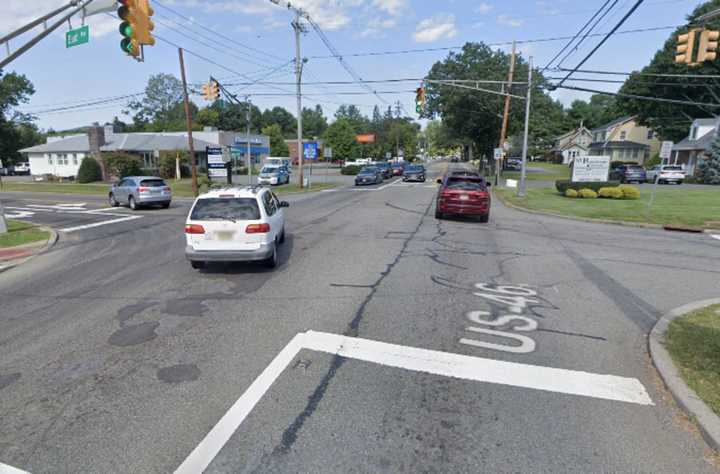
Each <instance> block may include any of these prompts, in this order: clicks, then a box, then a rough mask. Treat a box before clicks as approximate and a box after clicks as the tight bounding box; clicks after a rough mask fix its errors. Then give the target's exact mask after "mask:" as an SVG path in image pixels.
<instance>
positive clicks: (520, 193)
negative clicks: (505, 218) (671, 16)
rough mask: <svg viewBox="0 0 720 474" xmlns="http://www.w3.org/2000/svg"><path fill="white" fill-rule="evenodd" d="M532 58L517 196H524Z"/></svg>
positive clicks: (529, 62)
mask: <svg viewBox="0 0 720 474" xmlns="http://www.w3.org/2000/svg"><path fill="white" fill-rule="evenodd" d="M532 75H533V58H532V56H530V57H529V58H528V83H527V98H526V99H525V132H524V134H523V149H522V167H521V168H520V188H519V189H518V197H525V174H526V173H527V154H528V134H529V128H530V99H531V98H532Z"/></svg>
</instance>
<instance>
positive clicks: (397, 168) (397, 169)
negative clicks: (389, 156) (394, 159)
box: [392, 163, 405, 176]
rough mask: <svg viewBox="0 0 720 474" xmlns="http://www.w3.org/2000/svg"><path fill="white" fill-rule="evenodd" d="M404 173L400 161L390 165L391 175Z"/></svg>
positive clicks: (403, 167) (403, 166)
mask: <svg viewBox="0 0 720 474" xmlns="http://www.w3.org/2000/svg"><path fill="white" fill-rule="evenodd" d="M403 173H405V165H404V164H402V163H395V164H394V165H392V174H393V176H402V175H403Z"/></svg>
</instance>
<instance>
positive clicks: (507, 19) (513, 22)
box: [497, 14, 523, 28]
mask: <svg viewBox="0 0 720 474" xmlns="http://www.w3.org/2000/svg"><path fill="white" fill-rule="evenodd" d="M497 22H498V24H499V25H503V26H509V27H511V28H519V27H521V26H522V25H523V21H522V20H520V19H518V18H513V17H511V16H510V15H506V14H502V15H498V17H497Z"/></svg>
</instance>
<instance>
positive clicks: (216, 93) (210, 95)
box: [202, 80, 220, 102]
mask: <svg viewBox="0 0 720 474" xmlns="http://www.w3.org/2000/svg"><path fill="white" fill-rule="evenodd" d="M202 91H203V97H204V98H205V100H207V101H209V102H214V101H216V100H217V99H219V98H220V84H218V82H217V81H215V80H210V82H208V83H207V84H203V86H202Z"/></svg>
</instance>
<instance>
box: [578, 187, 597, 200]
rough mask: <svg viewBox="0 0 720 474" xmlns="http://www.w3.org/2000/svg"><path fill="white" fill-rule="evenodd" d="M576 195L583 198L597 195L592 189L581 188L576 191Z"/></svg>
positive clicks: (591, 197)
mask: <svg viewBox="0 0 720 474" xmlns="http://www.w3.org/2000/svg"><path fill="white" fill-rule="evenodd" d="M578 197H581V198H583V199H595V198H597V197H598V194H597V193H596V192H595V191H593V190H592V189H587V188H583V189H581V190H580V192H579V193H578Z"/></svg>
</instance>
